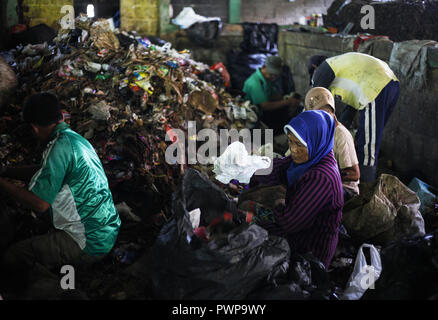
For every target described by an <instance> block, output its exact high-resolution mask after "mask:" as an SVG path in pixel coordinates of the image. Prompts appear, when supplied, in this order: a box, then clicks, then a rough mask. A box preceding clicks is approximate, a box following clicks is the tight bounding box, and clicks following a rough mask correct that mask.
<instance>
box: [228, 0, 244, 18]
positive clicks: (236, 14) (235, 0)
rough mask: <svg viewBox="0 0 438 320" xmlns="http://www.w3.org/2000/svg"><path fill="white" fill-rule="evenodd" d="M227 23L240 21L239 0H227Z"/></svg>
mask: <svg viewBox="0 0 438 320" xmlns="http://www.w3.org/2000/svg"><path fill="white" fill-rule="evenodd" d="M229 1H230V2H229V5H228V8H229V21H228V22H229V23H240V7H241V1H240V0H229Z"/></svg>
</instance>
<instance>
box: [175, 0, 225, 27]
mask: <svg viewBox="0 0 438 320" xmlns="http://www.w3.org/2000/svg"><path fill="white" fill-rule="evenodd" d="M228 2H229V0H171V1H170V3H171V4H172V7H173V18H175V17H176V16H177V15H178V14H179V13H180V12H181V10H182V9H183V8H184V7H192V8H193V10H195V12H196V13H197V14H199V15H201V16H204V17H219V18H221V20H222V22H225V23H228V16H229V15H228Z"/></svg>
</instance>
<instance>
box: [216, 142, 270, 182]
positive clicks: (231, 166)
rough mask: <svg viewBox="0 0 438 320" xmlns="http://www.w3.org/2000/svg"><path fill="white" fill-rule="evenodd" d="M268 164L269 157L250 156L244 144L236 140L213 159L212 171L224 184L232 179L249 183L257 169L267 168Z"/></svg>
mask: <svg viewBox="0 0 438 320" xmlns="http://www.w3.org/2000/svg"><path fill="white" fill-rule="evenodd" d="M270 165H271V159H270V158H269V157H260V156H250V155H249V154H248V152H247V151H246V148H245V145H244V144H243V143H241V142H238V141H236V142H233V143H232V144H230V145H229V146H228V147H227V149H226V150H225V151H224V153H223V154H222V155H221V156H220V157H219V158H217V159H216V160H215V161H214V169H213V172H214V173H215V174H216V179H217V180H219V181H220V182H222V183H224V184H226V183H229V182H230V181H231V180H233V179H236V180H239V182H240V183H249V181H250V179H251V177H252V176H253V175H254V173H255V172H256V171H257V170H259V169H267V168H269V167H270Z"/></svg>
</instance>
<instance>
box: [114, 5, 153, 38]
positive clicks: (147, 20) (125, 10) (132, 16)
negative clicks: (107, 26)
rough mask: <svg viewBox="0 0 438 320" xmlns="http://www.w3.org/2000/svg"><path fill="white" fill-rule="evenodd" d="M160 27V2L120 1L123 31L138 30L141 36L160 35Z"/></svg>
mask: <svg viewBox="0 0 438 320" xmlns="http://www.w3.org/2000/svg"><path fill="white" fill-rule="evenodd" d="M159 26H160V11H159V0H121V1H120V27H121V29H123V30H127V31H131V30H136V31H137V32H138V33H140V34H141V35H158V33H159Z"/></svg>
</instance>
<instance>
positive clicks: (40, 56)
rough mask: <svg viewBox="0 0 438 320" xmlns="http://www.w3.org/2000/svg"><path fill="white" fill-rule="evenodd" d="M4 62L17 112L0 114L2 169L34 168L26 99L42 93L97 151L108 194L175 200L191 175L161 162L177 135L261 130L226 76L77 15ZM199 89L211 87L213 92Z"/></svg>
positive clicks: (102, 22) (103, 22)
mask: <svg viewBox="0 0 438 320" xmlns="http://www.w3.org/2000/svg"><path fill="white" fill-rule="evenodd" d="M3 56H4V55H3ZM7 60H8V63H9V65H10V66H11V67H12V68H13V69H14V71H15V72H16V74H17V78H18V79H19V85H18V88H17V91H16V102H17V103H14V101H13V100H12V102H11V103H9V104H8V105H7V106H6V107H5V108H3V110H2V111H1V113H2V114H1V116H2V118H1V119H2V125H1V127H0V134H1V140H0V162H1V164H3V165H14V164H23V163H34V162H35V161H37V159H34V158H32V157H33V155H34V154H36V153H34V152H31V150H32V148H35V144H34V143H32V142H31V141H29V139H28V138H29V137H30V136H31V135H28V134H24V130H25V129H24V127H22V126H21V125H22V123H21V119H20V118H19V114H20V111H21V103H22V101H23V98H24V97H26V96H28V95H30V94H32V93H34V92H39V91H50V92H52V93H54V94H56V95H57V96H58V98H59V100H60V102H61V105H62V108H63V113H64V118H65V121H66V122H67V123H69V124H70V126H71V127H72V129H73V130H75V131H77V132H78V133H79V134H81V135H83V136H84V137H85V138H86V139H88V140H89V141H90V142H91V143H92V145H93V146H94V147H95V149H96V152H97V153H98V155H99V157H100V158H101V160H102V163H103V165H104V168H105V170H106V174H107V176H108V179H109V181H110V186H111V187H114V186H115V185H116V184H117V183H120V182H122V181H127V180H130V179H133V178H136V177H137V178H138V177H141V179H142V180H143V181H147V183H144V184H147V185H150V186H152V188H153V189H154V190H155V191H156V192H157V193H159V194H168V195H170V193H171V192H172V190H173V189H174V187H175V185H174V181H175V180H176V179H177V178H178V177H179V176H180V174H181V173H182V172H183V171H184V168H185V167H186V166H185V165H184V164H180V165H178V166H175V165H172V164H168V163H166V160H165V151H166V148H167V147H168V146H169V145H170V144H171V143H172V142H175V140H174V139H175V134H174V132H173V131H174V130H175V129H179V130H183V131H184V132H187V129H188V122H189V121H195V122H196V125H197V128H198V130H200V129H202V128H210V129H213V130H219V129H222V128H223V129H230V128H236V129H241V128H245V127H253V126H254V125H255V123H256V122H257V114H256V112H255V109H254V108H255V107H254V106H251V105H250V104H249V103H244V102H243V101H242V100H241V99H240V97H237V98H233V97H232V96H231V95H230V94H229V93H228V92H227V91H226V88H225V85H224V84H225V82H226V79H223V77H222V74H221V73H220V72H218V71H216V70H210V68H209V66H207V65H205V64H203V63H200V62H197V61H194V60H192V59H191V57H190V52H188V51H187V50H184V51H180V52H178V51H176V50H174V49H172V48H171V44H170V43H165V44H164V45H162V46H160V45H154V44H153V43H152V42H151V41H149V39H147V38H142V37H140V36H139V35H138V34H136V33H135V32H129V33H128V32H125V31H123V32H121V31H119V30H118V29H112V28H111V25H110V24H109V23H108V20H105V19H101V20H98V21H94V22H93V20H91V19H88V18H87V17H86V16H84V15H80V16H78V17H77V18H76V19H75V29H72V30H69V29H61V30H60V31H59V33H58V36H57V37H56V38H55V39H54V43H53V44H52V45H50V44H48V43H44V44H36V45H32V44H29V45H26V46H22V45H21V46H18V47H17V48H15V49H12V50H11V51H9V52H7ZM202 79H215V81H214V82H215V85H214V84H212V83H210V82H207V81H204V80H202ZM220 80H222V82H221V81H220ZM20 126H21V127H20ZM19 127H20V129H17V130H12V131H11V129H13V128H19ZM166 136H167V139H166ZM20 138H21V139H20ZM186 138H187V136H186ZM191 138H192V139H193V138H195V139H196V137H191ZM26 140H27V141H26ZM12 141H14V142H13V143H12ZM17 142H18V143H17ZM23 150H26V151H28V152H23ZM26 157H31V158H29V159H24V158H26Z"/></svg>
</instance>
